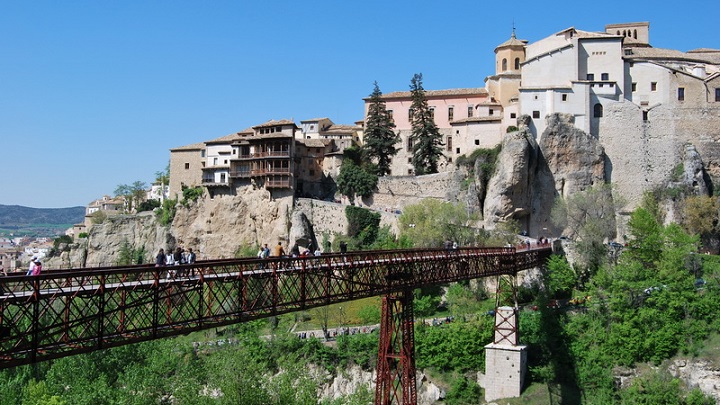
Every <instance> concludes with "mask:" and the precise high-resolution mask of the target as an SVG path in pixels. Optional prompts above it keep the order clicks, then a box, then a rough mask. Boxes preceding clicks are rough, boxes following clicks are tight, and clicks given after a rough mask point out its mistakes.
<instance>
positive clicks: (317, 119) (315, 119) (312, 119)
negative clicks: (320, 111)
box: [300, 117, 332, 123]
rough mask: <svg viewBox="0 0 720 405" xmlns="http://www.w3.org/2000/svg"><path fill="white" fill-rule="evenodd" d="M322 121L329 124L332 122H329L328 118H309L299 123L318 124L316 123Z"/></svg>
mask: <svg viewBox="0 0 720 405" xmlns="http://www.w3.org/2000/svg"><path fill="white" fill-rule="evenodd" d="M324 120H328V121H330V122H331V123H332V120H331V119H330V118H328V117H323V118H311V119H309V120H302V121H300V123H304V122H318V121H324Z"/></svg>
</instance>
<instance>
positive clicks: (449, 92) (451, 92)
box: [363, 87, 488, 100]
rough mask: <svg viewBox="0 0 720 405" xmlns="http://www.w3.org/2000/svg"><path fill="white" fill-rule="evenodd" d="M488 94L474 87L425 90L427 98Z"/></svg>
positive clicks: (389, 95)
mask: <svg viewBox="0 0 720 405" xmlns="http://www.w3.org/2000/svg"><path fill="white" fill-rule="evenodd" d="M411 94H412V93H411V92H409V91H395V92H392V93H387V94H383V95H382V96H380V98H383V99H387V98H410V96H411ZM487 94H488V92H487V90H485V89H484V88H482V87H473V88H466V89H446V90H425V97H427V98H430V97H447V96H478V95H487ZM363 100H370V97H367V98H364V99H363Z"/></svg>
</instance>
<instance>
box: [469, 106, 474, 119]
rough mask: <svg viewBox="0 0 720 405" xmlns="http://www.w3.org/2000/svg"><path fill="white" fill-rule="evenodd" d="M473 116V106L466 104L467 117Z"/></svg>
mask: <svg viewBox="0 0 720 405" xmlns="http://www.w3.org/2000/svg"><path fill="white" fill-rule="evenodd" d="M472 116H473V107H472V106H471V105H470V106H468V118H470V117H472Z"/></svg>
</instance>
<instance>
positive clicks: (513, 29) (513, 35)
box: [512, 18, 515, 38]
mask: <svg viewBox="0 0 720 405" xmlns="http://www.w3.org/2000/svg"><path fill="white" fill-rule="evenodd" d="M512 37H513V38H515V19H514V18H513V23H512Z"/></svg>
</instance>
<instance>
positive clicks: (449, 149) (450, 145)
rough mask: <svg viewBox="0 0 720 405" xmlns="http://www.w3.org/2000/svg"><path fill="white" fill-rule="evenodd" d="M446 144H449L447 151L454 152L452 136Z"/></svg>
mask: <svg viewBox="0 0 720 405" xmlns="http://www.w3.org/2000/svg"><path fill="white" fill-rule="evenodd" d="M445 143H446V144H447V151H448V152H452V136H448V137H447V141H446V142H445Z"/></svg>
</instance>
